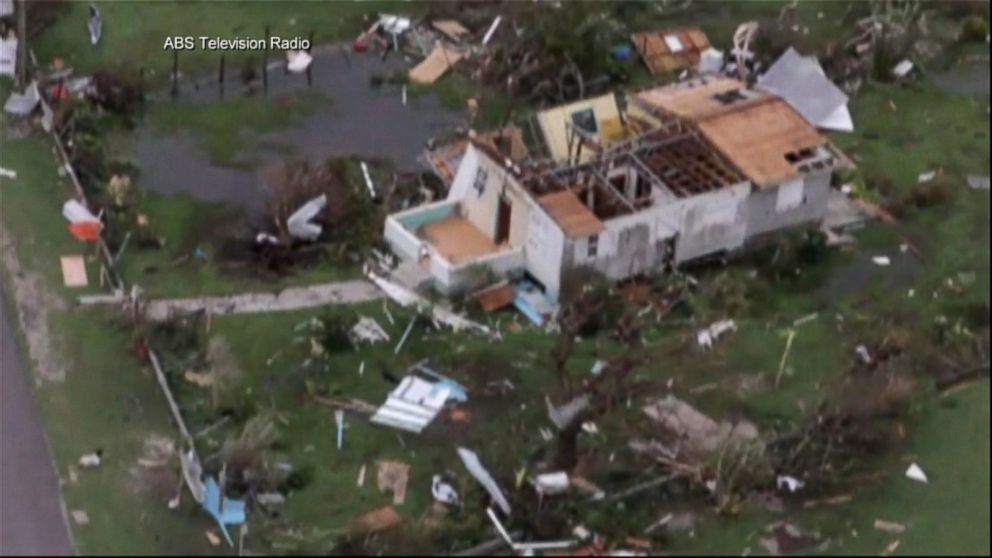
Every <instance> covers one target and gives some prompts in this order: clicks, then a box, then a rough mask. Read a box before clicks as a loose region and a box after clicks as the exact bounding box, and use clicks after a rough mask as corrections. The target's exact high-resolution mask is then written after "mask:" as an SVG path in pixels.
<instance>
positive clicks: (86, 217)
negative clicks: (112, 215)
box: [62, 200, 103, 242]
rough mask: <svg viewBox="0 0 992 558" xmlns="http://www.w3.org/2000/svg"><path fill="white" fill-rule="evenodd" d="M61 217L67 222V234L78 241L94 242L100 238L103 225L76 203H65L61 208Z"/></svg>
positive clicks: (73, 201)
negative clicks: (69, 233)
mask: <svg viewBox="0 0 992 558" xmlns="http://www.w3.org/2000/svg"><path fill="white" fill-rule="evenodd" d="M62 216H63V217H65V218H66V220H67V221H69V232H71V233H72V235H73V236H75V237H76V238H77V239H79V240H80V241H82V242H95V241H96V240H97V239H99V238H100V232H101V231H102V230H103V223H102V222H101V221H100V219H99V218H98V217H97V216H96V215H93V214H92V213H90V210H89V209H86V206H84V205H83V204H81V203H79V202H78V201H76V200H69V201H67V202H65V204H64V205H63V206H62Z"/></svg>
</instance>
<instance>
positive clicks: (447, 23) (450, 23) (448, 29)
mask: <svg viewBox="0 0 992 558" xmlns="http://www.w3.org/2000/svg"><path fill="white" fill-rule="evenodd" d="M433 25H434V29H437V30H438V31H440V32H442V33H444V34H445V35H447V36H449V37H451V38H452V39H455V40H456V41H457V40H458V39H460V38H461V37H462V36H464V35H468V33H469V31H468V29H466V28H465V26H464V25H462V24H461V23H459V22H457V21H455V20H453V19H439V20H436V21H435V22H434V23H433Z"/></svg>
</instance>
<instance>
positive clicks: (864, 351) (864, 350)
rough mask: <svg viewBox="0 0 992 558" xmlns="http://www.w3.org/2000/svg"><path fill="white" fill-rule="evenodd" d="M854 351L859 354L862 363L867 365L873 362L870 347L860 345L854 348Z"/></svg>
mask: <svg viewBox="0 0 992 558" xmlns="http://www.w3.org/2000/svg"><path fill="white" fill-rule="evenodd" d="M854 352H855V353H856V354H857V355H858V359H860V360H861V363H862V364H864V365H866V366H867V365H869V364H871V353H869V352H868V347H865V346H864V345H858V346H857V347H855V348H854Z"/></svg>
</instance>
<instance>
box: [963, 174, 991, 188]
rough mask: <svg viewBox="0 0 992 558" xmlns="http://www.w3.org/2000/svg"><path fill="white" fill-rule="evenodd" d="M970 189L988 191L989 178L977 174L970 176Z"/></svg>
mask: <svg viewBox="0 0 992 558" xmlns="http://www.w3.org/2000/svg"><path fill="white" fill-rule="evenodd" d="M968 187H969V188H971V189H972V190H988V189H989V177H987V176H978V175H975V174H969V175H968Z"/></svg>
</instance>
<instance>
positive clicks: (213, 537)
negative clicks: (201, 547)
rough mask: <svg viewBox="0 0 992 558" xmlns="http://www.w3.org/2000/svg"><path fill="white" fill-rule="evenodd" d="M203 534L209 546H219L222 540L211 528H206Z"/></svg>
mask: <svg viewBox="0 0 992 558" xmlns="http://www.w3.org/2000/svg"><path fill="white" fill-rule="evenodd" d="M203 534H204V535H205V536H206V537H207V542H208V543H210V546H220V543H221V542H222V541H221V540H220V537H219V536H218V535H217V533H215V532H214V530H213V529H208V530H206V531H204V532H203Z"/></svg>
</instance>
